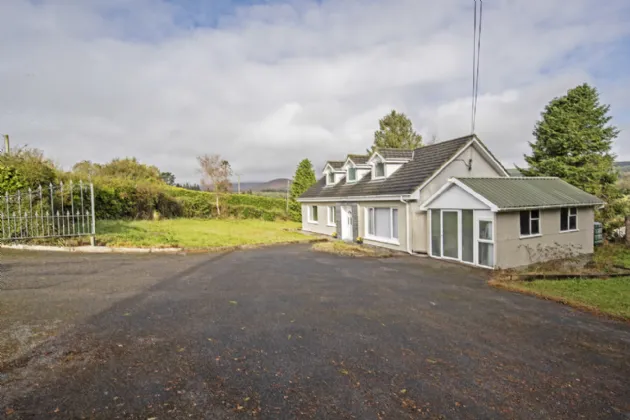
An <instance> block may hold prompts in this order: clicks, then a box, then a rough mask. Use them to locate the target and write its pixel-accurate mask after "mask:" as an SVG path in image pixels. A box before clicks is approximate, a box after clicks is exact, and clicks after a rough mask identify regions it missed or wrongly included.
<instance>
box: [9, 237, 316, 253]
mask: <svg viewBox="0 0 630 420" xmlns="http://www.w3.org/2000/svg"><path fill="white" fill-rule="evenodd" d="M326 241H328V239H325V238H314V239H306V240H296V241H285V242H276V243H268V244H248V245H234V246H222V247H214V248H130V247H113V246H90V245H86V246H52V245H25V244H13V245H6V244H0V249H15V250H21V251H44V252H74V253H84V254H110V253H117V254H181V253H187V254H195V253H197V254H199V253H207V252H230V251H237V250H246V249H257V248H263V247H268V246H279V245H295V244H312V243H316V242H326Z"/></svg>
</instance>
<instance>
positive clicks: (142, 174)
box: [72, 158, 175, 182]
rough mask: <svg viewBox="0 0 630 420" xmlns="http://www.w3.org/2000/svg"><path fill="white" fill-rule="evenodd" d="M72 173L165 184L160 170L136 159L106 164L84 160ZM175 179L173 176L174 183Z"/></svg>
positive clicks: (82, 176) (80, 175)
mask: <svg viewBox="0 0 630 420" xmlns="http://www.w3.org/2000/svg"><path fill="white" fill-rule="evenodd" d="M72 173H73V174H74V175H77V176H79V177H81V178H90V177H107V178H118V179H127V180H132V181H144V182H147V181H150V182H163V179H162V177H161V173H160V171H159V169H158V168H156V167H155V166H151V165H145V164H143V163H140V162H138V160H137V159H136V158H124V159H114V160H112V161H111V162H109V163H105V164H100V163H92V162H90V161H89V160H84V161H82V162H79V163H77V164H75V165H74V166H73V167H72ZM171 175H172V174H171ZM174 178H175V177H174V176H173V181H174Z"/></svg>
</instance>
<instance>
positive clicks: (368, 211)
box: [364, 207, 400, 245]
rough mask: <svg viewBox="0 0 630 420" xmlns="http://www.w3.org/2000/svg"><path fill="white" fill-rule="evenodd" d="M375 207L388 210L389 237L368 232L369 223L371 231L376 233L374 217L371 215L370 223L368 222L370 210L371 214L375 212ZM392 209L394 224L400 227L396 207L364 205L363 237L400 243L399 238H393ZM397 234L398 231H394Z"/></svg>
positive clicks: (398, 213) (389, 242) (398, 211)
mask: <svg viewBox="0 0 630 420" xmlns="http://www.w3.org/2000/svg"><path fill="white" fill-rule="evenodd" d="M375 209H388V210H389V238H383V237H381V236H376V235H375V234H374V235H372V234H370V233H369V232H370V225H372V231H373V232H375V233H376V230H375V229H374V227H375V226H374V220H375V219H374V217H372V223H370V212H371V213H372V215H374V213H375ZM394 210H396V218H397V220H396V222H397V223H396V226H398V227H399V229H400V225H399V223H400V217H399V216H400V210H399V209H398V207H366V208H365V235H364V236H365V239H368V240H370V241H375V242H384V243H388V244H394V245H400V239H399V238H394ZM396 235H397V236H400V235H399V234H398V232H396Z"/></svg>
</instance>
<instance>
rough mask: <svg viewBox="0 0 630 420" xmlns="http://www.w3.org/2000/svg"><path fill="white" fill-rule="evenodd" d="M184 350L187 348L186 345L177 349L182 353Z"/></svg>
mask: <svg viewBox="0 0 630 420" xmlns="http://www.w3.org/2000/svg"><path fill="white" fill-rule="evenodd" d="M184 350H186V349H185V348H184V347H180V348H178V349H177V352H178V353H181V352H183V351H184Z"/></svg>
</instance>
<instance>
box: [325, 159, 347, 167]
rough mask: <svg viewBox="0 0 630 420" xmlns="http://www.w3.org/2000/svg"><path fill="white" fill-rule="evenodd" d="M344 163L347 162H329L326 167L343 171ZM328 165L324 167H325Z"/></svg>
mask: <svg viewBox="0 0 630 420" xmlns="http://www.w3.org/2000/svg"><path fill="white" fill-rule="evenodd" d="M344 163H346V162H344V161H343V160H329V161H328V162H326V165H330V166H332V168H333V169H341V167H342V166H343V164H344ZM326 165H324V167H325V166H326Z"/></svg>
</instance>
